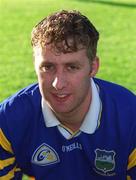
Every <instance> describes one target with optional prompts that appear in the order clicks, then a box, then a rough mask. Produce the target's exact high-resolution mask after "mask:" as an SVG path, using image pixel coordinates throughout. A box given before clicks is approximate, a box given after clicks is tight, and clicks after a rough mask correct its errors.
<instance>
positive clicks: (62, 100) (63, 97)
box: [52, 93, 70, 102]
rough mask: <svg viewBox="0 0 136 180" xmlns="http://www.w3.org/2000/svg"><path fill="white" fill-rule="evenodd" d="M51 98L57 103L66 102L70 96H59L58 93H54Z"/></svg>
mask: <svg viewBox="0 0 136 180" xmlns="http://www.w3.org/2000/svg"><path fill="white" fill-rule="evenodd" d="M52 96H53V98H54V99H55V100H56V101H58V102H64V101H66V100H68V98H69V96H70V94H59V93H55V94H52Z"/></svg>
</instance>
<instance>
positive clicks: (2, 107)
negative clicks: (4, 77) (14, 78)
mask: <svg viewBox="0 0 136 180" xmlns="http://www.w3.org/2000/svg"><path fill="white" fill-rule="evenodd" d="M39 111H41V95H40V92H39V87H38V84H32V85H30V86H28V87H25V88H23V89H22V90H20V91H19V92H17V93H16V94H14V95H12V96H11V97H9V98H7V99H6V100H5V101H3V102H2V103H1V104H0V128H1V129H2V131H3V132H4V134H5V135H6V137H7V138H8V137H10V134H12V135H13V134H14V136H15V137H16V138H17V137H18V134H19V136H20V137H21V134H22V135H23V133H24V132H25V130H26V129H28V127H30V126H31V124H32V122H33V121H34V120H35V119H36V118H37V116H38V114H39ZM9 139H10V138H9Z"/></svg>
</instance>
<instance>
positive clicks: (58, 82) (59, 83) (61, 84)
mask: <svg viewBox="0 0 136 180" xmlns="http://www.w3.org/2000/svg"><path fill="white" fill-rule="evenodd" d="M52 86H53V87H54V88H55V89H56V90H62V89H64V88H65V87H66V79H65V78H64V76H56V77H55V78H54V80H53V82H52Z"/></svg>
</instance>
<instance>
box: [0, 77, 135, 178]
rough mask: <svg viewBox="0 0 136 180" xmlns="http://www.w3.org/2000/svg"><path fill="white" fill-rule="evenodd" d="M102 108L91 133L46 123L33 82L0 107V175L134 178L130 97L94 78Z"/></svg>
mask: <svg viewBox="0 0 136 180" xmlns="http://www.w3.org/2000/svg"><path fill="white" fill-rule="evenodd" d="M94 81H95V83H96V84H97V85H98V87H99V95H100V99H101V102H102V112H101V117H100V121H99V124H98V127H97V129H96V131H95V132H94V133H93V134H87V133H84V132H81V133H80V134H79V135H77V136H75V137H73V138H71V139H66V138H65V137H63V135H62V134H61V133H60V131H59V130H58V128H57V127H56V126H55V127H50V128H49V127H48V128H47V127H46V125H45V122H44V117H43V114H42V108H41V94H40V92H39V87H38V84H34V85H31V86H29V87H26V88H24V89H23V90H21V91H20V92H18V93H17V94H15V95H14V96H12V97H10V98H8V99H6V100H5V101H4V102H3V103H1V105H0V179H1V180H8V179H14V180H19V179H22V173H25V174H27V175H29V176H33V177H35V179H36V180H55V179H57V180H76V179H77V180H126V179H128V180H131V179H132V180H136V96H135V95H134V94H132V93H131V92H130V91H128V90H126V89H125V88H123V87H121V86H118V85H115V84H113V83H109V82H106V81H103V80H99V79H94Z"/></svg>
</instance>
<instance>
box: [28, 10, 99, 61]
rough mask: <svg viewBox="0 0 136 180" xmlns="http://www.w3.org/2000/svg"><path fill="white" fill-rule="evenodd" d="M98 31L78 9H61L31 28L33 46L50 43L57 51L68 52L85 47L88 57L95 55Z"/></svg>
mask: <svg viewBox="0 0 136 180" xmlns="http://www.w3.org/2000/svg"><path fill="white" fill-rule="evenodd" d="M98 39H99V32H98V31H97V30H96V28H95V27H94V25H93V24H92V23H91V22H90V21H89V19H88V18H87V17H86V16H84V15H82V14H81V13H80V12H79V11H75V10H72V11H67V10H62V11H59V12H56V13H54V14H52V15H50V16H48V17H46V18H44V19H43V20H42V21H41V22H39V23H38V24H37V25H36V26H35V27H34V28H33V30H32V37H31V44H32V46H33V47H36V46H39V45H40V46H41V47H44V46H46V45H47V44H51V45H52V48H54V50H56V51H57V52H63V53H69V52H76V51H78V50H79V49H84V48H86V49H87V54H88V57H89V58H90V59H91V60H92V59H93V58H94V57H95V56H96V52H97V42H98Z"/></svg>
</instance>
